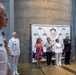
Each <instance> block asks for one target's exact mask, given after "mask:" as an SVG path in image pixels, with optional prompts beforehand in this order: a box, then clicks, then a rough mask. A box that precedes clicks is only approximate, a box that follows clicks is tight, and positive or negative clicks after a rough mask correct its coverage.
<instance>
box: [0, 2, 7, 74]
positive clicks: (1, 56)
mask: <svg viewBox="0 0 76 75" xmlns="http://www.w3.org/2000/svg"><path fill="white" fill-rule="evenodd" d="M7 23H8V18H7V14H6V10H5V8H4V5H3V4H2V3H0V75H6V74H7V52H6V49H5V47H4V39H3V35H2V28H3V27H7Z"/></svg>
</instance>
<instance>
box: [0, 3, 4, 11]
mask: <svg viewBox="0 0 76 75" xmlns="http://www.w3.org/2000/svg"><path fill="white" fill-rule="evenodd" d="M3 9H4V5H3V4H2V3H0V13H1V12H2V10H3Z"/></svg>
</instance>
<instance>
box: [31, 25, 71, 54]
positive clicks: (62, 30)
mask: <svg viewBox="0 0 76 75" xmlns="http://www.w3.org/2000/svg"><path fill="white" fill-rule="evenodd" d="M31 32H32V34H31V35H32V53H35V52H36V47H35V44H36V40H37V38H41V40H42V41H41V42H42V44H43V49H44V52H46V48H45V43H46V38H47V37H50V39H51V41H52V44H54V43H55V39H56V38H59V40H60V43H61V44H62V47H63V49H64V45H63V39H64V38H65V37H66V34H69V35H70V25H44V24H32V25H31Z"/></svg>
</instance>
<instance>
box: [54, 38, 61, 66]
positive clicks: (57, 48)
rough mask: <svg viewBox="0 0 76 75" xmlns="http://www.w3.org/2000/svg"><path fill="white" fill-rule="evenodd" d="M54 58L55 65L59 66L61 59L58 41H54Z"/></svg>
mask: <svg viewBox="0 0 76 75" xmlns="http://www.w3.org/2000/svg"><path fill="white" fill-rule="evenodd" d="M54 50H55V56H56V65H57V66H61V57H62V46H61V44H60V43H59V39H58V38H57V39H56V43H55V45H54Z"/></svg>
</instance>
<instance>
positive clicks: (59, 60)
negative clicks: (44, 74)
mask: <svg viewBox="0 0 76 75" xmlns="http://www.w3.org/2000/svg"><path fill="white" fill-rule="evenodd" d="M55 56H56V65H57V66H61V57H62V53H56V54H55Z"/></svg>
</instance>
